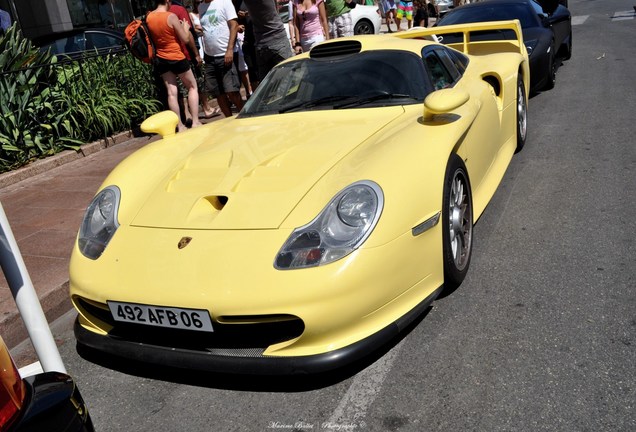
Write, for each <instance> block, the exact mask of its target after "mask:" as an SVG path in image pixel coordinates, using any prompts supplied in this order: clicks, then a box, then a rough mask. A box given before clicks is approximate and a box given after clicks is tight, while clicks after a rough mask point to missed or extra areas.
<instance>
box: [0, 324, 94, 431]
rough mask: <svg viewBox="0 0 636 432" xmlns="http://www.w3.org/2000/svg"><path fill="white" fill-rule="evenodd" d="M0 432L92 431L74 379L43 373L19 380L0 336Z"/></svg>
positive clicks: (91, 424) (57, 373) (90, 422)
mask: <svg viewBox="0 0 636 432" xmlns="http://www.w3.org/2000/svg"><path fill="white" fill-rule="evenodd" d="M0 430H2V431H7V432H9V431H11V432H19V431H45V432H58V431H59V432H63V431H64V432H92V431H93V430H94V429H93V423H92V421H91V418H90V416H89V415H88V410H87V409H86V405H85V404H84V400H83V399H82V395H81V394H80V392H79V390H78V388H77V386H76V385H75V382H74V381H73V378H71V377H70V376H68V375H66V374H63V373H59V372H45V373H40V374H37V375H33V376H29V377H26V378H24V379H23V378H22V377H21V376H20V373H19V372H18V370H17V368H16V365H15V363H14V362H13V360H12V359H11V354H10V353H9V350H8V348H7V346H6V345H5V343H4V341H3V340H2V337H0Z"/></svg>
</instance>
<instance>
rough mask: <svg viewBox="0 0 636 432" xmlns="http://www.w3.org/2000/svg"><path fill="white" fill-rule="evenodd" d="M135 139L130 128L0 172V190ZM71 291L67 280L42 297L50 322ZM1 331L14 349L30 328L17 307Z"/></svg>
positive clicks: (3, 321) (65, 305)
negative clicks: (76, 148) (76, 147)
mask: <svg viewBox="0 0 636 432" xmlns="http://www.w3.org/2000/svg"><path fill="white" fill-rule="evenodd" d="M133 138H136V137H135V136H134V133H133V131H132V130H129V131H125V132H121V133H119V134H117V135H113V136H112V137H108V138H104V139H100V140H98V141H95V142H92V143H89V144H84V145H82V146H81V147H80V149H79V150H64V151H63V152H60V153H58V154H56V155H53V156H49V157H47V158H45V159H38V160H37V161H35V162H32V163H30V164H28V165H25V166H23V167H21V168H18V169H16V170H14V171H8V172H6V173H2V174H0V189H4V188H6V187H9V186H12V185H15V184H16V183H19V182H21V181H23V180H27V179H29V178H32V177H34V176H37V175H38V174H42V173H45V172H47V171H49V170H52V169H54V168H57V167H60V166H62V165H65V164H67V163H70V162H73V161H76V160H79V159H82V158H85V157H87V156H90V155H93V154H95V153H98V152H100V151H102V150H105V149H107V148H109V147H113V146H115V145H118V144H123V143H125V142H128V141H129V140H131V139H133ZM68 290H69V282H68V280H67V281H65V282H63V283H62V284H60V285H59V286H56V287H54V288H53V289H51V290H50V291H49V292H46V293H44V294H41V295H40V296H39V300H40V304H41V305H42V310H43V311H44V315H45V316H46V319H47V321H48V322H49V323H51V322H53V321H55V320H56V319H57V318H59V317H60V316H62V315H63V314H64V313H66V312H68V311H69V310H70V309H72V304H71V299H70V298H69V296H68ZM0 334H1V335H2V338H3V339H4V341H5V343H6V345H7V347H9V349H13V348H14V347H16V346H17V345H18V344H20V343H21V342H22V341H24V340H27V339H28V333H27V330H26V327H25V326H24V323H23V322H22V318H21V317H20V313H19V312H18V309H17V308H15V309H13V310H12V311H11V312H10V313H7V314H6V315H4V316H2V317H0Z"/></svg>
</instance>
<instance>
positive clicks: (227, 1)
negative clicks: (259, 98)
mask: <svg viewBox="0 0 636 432" xmlns="http://www.w3.org/2000/svg"><path fill="white" fill-rule="evenodd" d="M237 19H238V17H237V15H236V9H234V4H233V3H232V1H231V0H204V1H203V2H202V3H201V4H200V5H199V20H200V21H201V27H202V28H203V52H204V56H203V59H204V63H205V88H206V90H207V92H208V93H210V94H211V95H212V96H213V97H215V98H216V100H217V102H218V104H219V108H221V112H223V115H225V117H231V116H232V108H231V104H234V106H235V107H236V109H238V110H239V111H240V110H241V109H242V108H243V99H242V98H241V94H240V93H239V90H240V88H241V87H240V81H239V75H238V71H237V68H236V66H235V65H234V47H235V45H236V35H237V33H238V21H237Z"/></svg>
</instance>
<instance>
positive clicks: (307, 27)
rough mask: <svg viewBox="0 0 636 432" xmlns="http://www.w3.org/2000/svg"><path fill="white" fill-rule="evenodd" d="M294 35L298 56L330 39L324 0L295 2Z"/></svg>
mask: <svg viewBox="0 0 636 432" xmlns="http://www.w3.org/2000/svg"><path fill="white" fill-rule="evenodd" d="M293 15H294V21H293V22H294V34H295V35H296V38H295V40H296V42H295V44H294V51H295V53H296V54H300V53H301V52H303V51H304V52H307V51H309V50H310V49H311V48H312V47H313V46H314V45H316V44H317V43H319V42H322V41H324V40H326V39H329V24H328V23H327V9H326V8H325V3H324V1H323V0H294V12H293Z"/></svg>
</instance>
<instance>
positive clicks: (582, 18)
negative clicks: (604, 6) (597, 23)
mask: <svg viewBox="0 0 636 432" xmlns="http://www.w3.org/2000/svg"><path fill="white" fill-rule="evenodd" d="M589 17H590V16H589V15H579V16H573V17H572V25H573V26H575V25H581V24H583V23H584V22H585V21H587V19H588V18H589Z"/></svg>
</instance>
